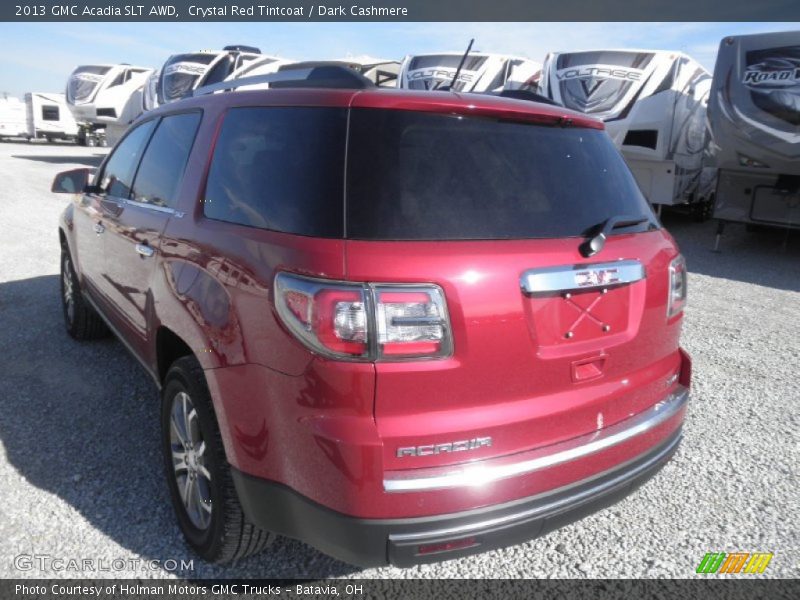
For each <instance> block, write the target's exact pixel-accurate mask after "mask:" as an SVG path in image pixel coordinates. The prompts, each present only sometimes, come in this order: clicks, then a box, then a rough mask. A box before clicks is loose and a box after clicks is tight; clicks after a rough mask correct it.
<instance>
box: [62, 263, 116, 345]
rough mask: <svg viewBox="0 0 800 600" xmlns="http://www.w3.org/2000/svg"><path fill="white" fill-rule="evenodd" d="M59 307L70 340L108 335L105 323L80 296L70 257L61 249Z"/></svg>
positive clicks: (98, 337)
mask: <svg viewBox="0 0 800 600" xmlns="http://www.w3.org/2000/svg"><path fill="white" fill-rule="evenodd" d="M61 307H62V312H63V314H64V324H65V325H66V328H67V333H68V334H69V335H70V336H71V337H72V338H74V339H76V340H80V341H86V340H97V339H100V338H103V337H106V336H107V335H108V333H109V331H108V327H106V324H105V322H104V321H103V319H102V318H101V317H100V315H98V314H97V313H96V312H95V310H94V308H92V306H91V305H89V304H88V303H87V302H86V300H85V299H84V297H83V294H81V288H80V284H79V283H78V276H77V275H76V273H75V268H74V267H73V266H72V257H71V256H70V254H69V251H68V250H67V249H66V248H62V249H61Z"/></svg>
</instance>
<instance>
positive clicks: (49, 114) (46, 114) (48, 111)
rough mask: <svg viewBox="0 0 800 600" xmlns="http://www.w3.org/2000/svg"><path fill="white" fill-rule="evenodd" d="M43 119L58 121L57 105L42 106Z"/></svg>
mask: <svg viewBox="0 0 800 600" xmlns="http://www.w3.org/2000/svg"><path fill="white" fill-rule="evenodd" d="M42 120H43V121H58V107H57V106H53V105H43V106H42Z"/></svg>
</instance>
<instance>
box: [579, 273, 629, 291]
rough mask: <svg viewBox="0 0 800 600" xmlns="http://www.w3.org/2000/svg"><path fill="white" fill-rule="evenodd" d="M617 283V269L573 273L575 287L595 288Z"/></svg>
mask: <svg viewBox="0 0 800 600" xmlns="http://www.w3.org/2000/svg"><path fill="white" fill-rule="evenodd" d="M615 283H619V271H618V270H617V269H587V270H586V271H577V272H576V273H575V285H576V286H577V287H579V288H581V287H588V286H591V287H596V286H599V285H613V284H615Z"/></svg>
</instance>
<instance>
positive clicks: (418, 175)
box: [347, 109, 655, 240]
mask: <svg viewBox="0 0 800 600" xmlns="http://www.w3.org/2000/svg"><path fill="white" fill-rule="evenodd" d="M348 150H349V158H348V174H347V181H348V186H349V189H348V193H347V237H349V238H355V239H364V240H471V239H526V238H554V237H573V236H581V235H585V234H586V233H587V232H588V231H589V230H590V229H591V228H593V227H594V226H596V225H598V224H599V223H601V222H602V221H604V220H606V219H608V218H609V217H612V216H616V215H626V216H647V217H649V218H650V219H651V222H652V223H654V224H655V219H654V217H653V213H652V210H651V209H650V206H649V205H648V203H647V201H646V200H645V198H644V196H643V195H642V193H641V191H640V190H639V187H638V186H637V184H636V182H635V180H634V178H633V176H632V175H631V173H630V171H629V169H628V167H627V166H626V165H625V163H624V161H623V159H622V157H621V155H620V154H619V152H618V151H617V149H616V148H615V147H614V144H613V143H612V141H611V139H610V138H609V137H608V135H607V134H606V133H605V132H604V131H601V130H595V129H582V128H562V127H549V126H542V125H529V124H522V123H515V122H505V121H499V120H496V119H483V118H467V117H461V116H453V115H440V114H429V113H418V112H410V111H382V110H374V109H358V110H355V109H354V110H353V112H352V115H351V121H350V141H349V146H348ZM647 226H648V225H647V224H646V223H645V224H644V225H643V227H647Z"/></svg>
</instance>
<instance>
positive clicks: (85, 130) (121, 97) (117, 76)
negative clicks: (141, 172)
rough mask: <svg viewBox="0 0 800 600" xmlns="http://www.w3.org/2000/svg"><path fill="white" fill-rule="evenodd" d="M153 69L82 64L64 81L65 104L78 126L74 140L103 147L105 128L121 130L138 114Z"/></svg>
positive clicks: (124, 65)
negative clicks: (76, 136) (145, 85)
mask: <svg viewBox="0 0 800 600" xmlns="http://www.w3.org/2000/svg"><path fill="white" fill-rule="evenodd" d="M152 72H153V69H150V68H147V67H134V66H131V65H126V64H120V65H83V66H80V67H78V68H76V69H75V70H74V71H73V72H72V74H71V75H70V77H69V80H68V82H67V104H69V107H70V110H72V114H73V116H74V117H75V120H76V121H77V122H78V123H79V125H80V131H79V133H78V141H79V142H80V143H83V144H86V145H90V146H93V145H95V144H100V145H103V144H104V142H105V134H106V128H107V127H109V126H111V127H112V128H115V129H121V130H123V131H124V129H125V128H126V127H127V126H128V124H130V123H131V122H132V121H133V120H134V119H135V118H136V117H137V116H139V114H141V111H142V89H143V87H144V83H145V81H146V80H147V78H148V77H149V76H150V74H151V73H152Z"/></svg>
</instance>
